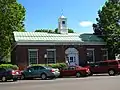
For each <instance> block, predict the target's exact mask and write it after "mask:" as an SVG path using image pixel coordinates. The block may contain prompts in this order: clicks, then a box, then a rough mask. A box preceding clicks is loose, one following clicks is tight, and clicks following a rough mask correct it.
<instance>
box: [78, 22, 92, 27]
mask: <svg viewBox="0 0 120 90" xmlns="http://www.w3.org/2000/svg"><path fill="white" fill-rule="evenodd" d="M92 24H93V22H91V21H82V22H80V23H79V25H80V26H82V27H91V26H92Z"/></svg>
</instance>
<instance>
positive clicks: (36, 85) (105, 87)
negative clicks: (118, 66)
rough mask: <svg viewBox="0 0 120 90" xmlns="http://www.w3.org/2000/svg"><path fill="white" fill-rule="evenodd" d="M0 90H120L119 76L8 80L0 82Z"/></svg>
mask: <svg viewBox="0 0 120 90" xmlns="http://www.w3.org/2000/svg"><path fill="white" fill-rule="evenodd" d="M0 90H120V76H108V75H96V76H91V77H85V78H74V77H71V78H70V77H69V78H57V79H53V80H40V79H36V80H19V81H17V82H12V81H8V82H0Z"/></svg>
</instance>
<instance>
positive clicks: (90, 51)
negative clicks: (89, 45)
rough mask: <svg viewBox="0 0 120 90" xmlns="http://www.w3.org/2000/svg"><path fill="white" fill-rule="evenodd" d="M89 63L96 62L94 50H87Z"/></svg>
mask: <svg viewBox="0 0 120 90" xmlns="http://www.w3.org/2000/svg"><path fill="white" fill-rule="evenodd" d="M87 61H88V62H95V60H94V49H87Z"/></svg>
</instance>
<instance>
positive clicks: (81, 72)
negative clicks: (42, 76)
mask: <svg viewBox="0 0 120 90" xmlns="http://www.w3.org/2000/svg"><path fill="white" fill-rule="evenodd" d="M89 73H90V70H89V68H84V67H81V66H69V67H67V68H64V69H61V70H60V77H63V76H76V77H81V76H87V75H89Z"/></svg>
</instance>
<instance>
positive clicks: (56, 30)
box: [55, 28, 74, 33]
mask: <svg viewBox="0 0 120 90" xmlns="http://www.w3.org/2000/svg"><path fill="white" fill-rule="evenodd" d="M55 33H58V28H56V29H55ZM68 33H74V30H73V29H70V28H69V29H68Z"/></svg>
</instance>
